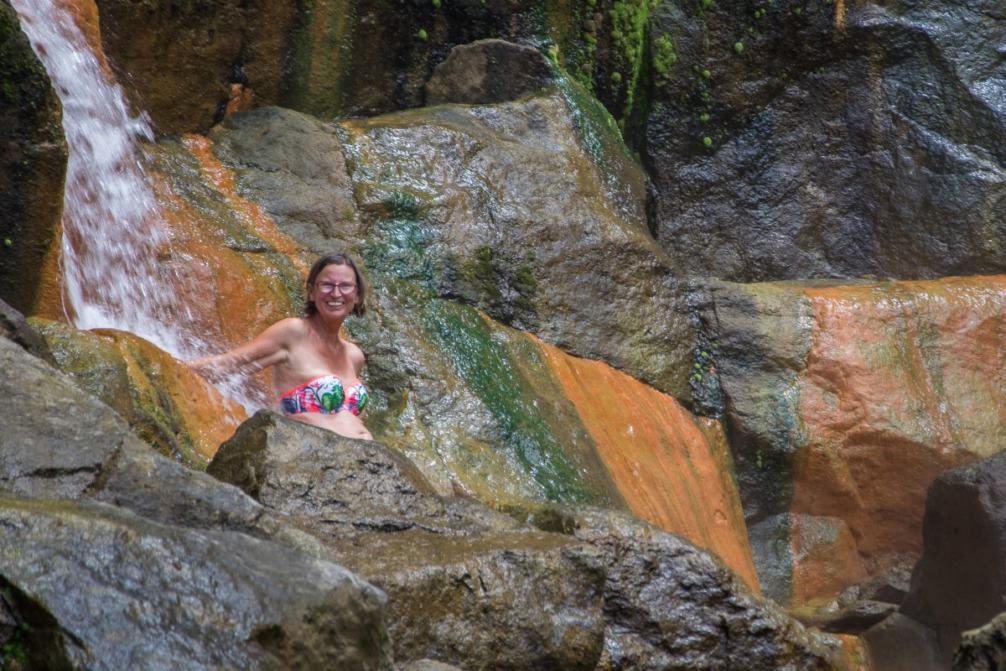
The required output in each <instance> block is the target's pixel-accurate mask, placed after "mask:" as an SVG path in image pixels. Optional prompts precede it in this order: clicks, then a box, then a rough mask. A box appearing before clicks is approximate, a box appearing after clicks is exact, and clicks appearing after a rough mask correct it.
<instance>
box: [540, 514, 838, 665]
mask: <svg viewBox="0 0 1006 671" xmlns="http://www.w3.org/2000/svg"><path fill="white" fill-rule="evenodd" d="M525 515H526V517H527V519H529V520H530V521H531V522H532V523H534V524H536V525H538V526H540V527H541V528H543V529H548V530H551V531H557V532H562V533H567V534H570V535H572V536H574V537H575V538H576V539H577V540H580V541H583V542H585V543H589V544H590V545H592V546H594V547H595V548H597V549H599V550H600V551H601V552H602V553H603V557H604V562H605V565H606V567H607V574H608V577H607V581H606V582H605V586H604V615H605V623H606V630H605V649H604V656H603V658H602V660H601V662H600V663H599V665H598V669H599V670H600V669H604V670H614V669H635V670H646V669H653V670H656V669H679V668H680V669H684V668H695V667H697V666H701V668H704V669H722V670H724V671H726V670H727V669H751V670H752V671H754V670H758V669H764V670H765V671H769V670H770V669H783V668H793V669H829V668H837V667H839V666H840V665H841V662H840V661H838V660H839V659H840V658H841V657H842V655H843V652H842V651H841V649H840V645H839V642H838V640H837V639H835V638H833V637H830V636H825V635H821V634H820V633H817V632H814V631H811V630H806V629H804V627H803V626H802V625H800V624H799V623H798V622H796V621H795V620H793V619H792V618H790V617H789V616H787V615H786V614H785V613H784V612H783V611H782V609H781V608H779V607H778V606H777V605H776V604H775V603H773V602H772V601H770V600H769V599H766V598H764V597H760V596H758V595H755V594H752V593H751V592H749V591H748V590H747V588H746V587H745V586H744V585H743V584H742V583H741V582H740V581H738V580H737V579H736V577H735V576H734V575H733V574H732V573H731V572H730V571H728V570H727V569H726V568H725V567H724V566H723V565H722V564H721V563H720V562H719V561H717V560H716V559H715V558H714V557H712V556H710V555H709V554H707V553H705V552H702V551H701V550H698V549H697V548H695V547H694V546H692V545H691V544H689V543H687V542H686V541H684V540H682V539H681V538H679V537H677V536H675V535H673V534H668V533H665V532H662V531H660V530H659V529H656V528H654V527H652V526H650V525H648V524H645V523H643V522H640V521H639V520H637V519H634V518H632V517H631V516H629V515H625V514H624V513H619V512H613V511H606V510H599V509H592V508H587V507H583V508H576V509H573V508H554V507H553V508H544V509H541V510H536V511H531V512H530V513H525Z"/></svg>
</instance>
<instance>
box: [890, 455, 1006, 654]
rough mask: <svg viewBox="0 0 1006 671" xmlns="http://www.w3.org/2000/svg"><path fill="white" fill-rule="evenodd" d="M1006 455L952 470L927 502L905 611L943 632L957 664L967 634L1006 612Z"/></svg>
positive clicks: (942, 638)
mask: <svg viewBox="0 0 1006 671" xmlns="http://www.w3.org/2000/svg"><path fill="white" fill-rule="evenodd" d="M1004 491H1006V453H1000V454H997V455H995V456H994V457H990V458H988V459H983V460H981V461H978V462H975V463H973V464H969V465H968V466H962V467H960V468H956V469H954V470H952V471H948V472H946V473H944V474H942V475H941V476H939V477H938V478H936V480H935V481H934V482H933V484H932V485H931V486H930V488H929V495H928V496H927V497H926V515H925V519H924V522H923V539H924V548H923V552H922V559H921V560H920V561H919V563H918V565H917V566H916V568H915V572H914V573H913V575H912V587H911V591H910V592H909V594H908V597H907V598H906V599H905V603H904V604H903V605H902V608H901V610H902V612H904V613H905V614H906V615H908V616H910V617H913V618H915V619H916V620H919V621H920V622H923V623H925V624H927V625H929V626H930V627H932V628H934V629H936V630H937V631H938V632H939V643H940V648H941V655H942V658H943V661H944V662H945V663H946V664H947V665H949V663H950V661H951V656H952V654H953V651H954V648H956V647H957V644H958V642H959V640H960V635H961V632H963V631H964V630H966V629H973V628H975V627H979V626H981V625H983V624H985V623H986V622H988V621H989V620H990V619H992V618H993V617H995V616H996V615H997V614H998V613H1001V612H1002V611H1004V610H1006V500H1004V499H1003V495H1002V494H1003V492H1004Z"/></svg>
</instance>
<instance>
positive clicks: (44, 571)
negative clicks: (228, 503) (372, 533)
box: [0, 500, 390, 670]
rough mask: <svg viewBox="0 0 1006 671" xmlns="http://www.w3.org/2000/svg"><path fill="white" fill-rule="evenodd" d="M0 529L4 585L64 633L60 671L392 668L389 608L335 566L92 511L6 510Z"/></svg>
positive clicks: (87, 507) (51, 505)
mask: <svg viewBox="0 0 1006 671" xmlns="http://www.w3.org/2000/svg"><path fill="white" fill-rule="evenodd" d="M0 525H2V526H3V528H4V539H5V542H4V543H3V544H2V545H0V559H2V565H3V579H4V580H5V581H7V582H8V583H11V584H14V585H17V586H18V589H19V590H20V591H21V592H23V593H24V594H29V595H31V596H30V601H31V602H32V603H33V604H34V605H35V606H36V607H38V608H43V609H44V610H45V611H47V612H48V613H49V614H51V616H52V617H53V618H54V619H55V621H56V622H58V623H59V641H60V642H61V643H62V647H63V657H64V659H65V665H66V666H71V667H73V668H82V667H86V668H94V669H122V668H130V667H134V666H137V665H142V666H143V667H144V668H151V669H171V668H180V667H184V668H191V669H211V668H221V667H231V668H248V669H279V668H297V667H300V668H319V667H320V666H329V667H332V668H345V669H375V670H376V669H388V668H390V664H388V662H387V659H385V658H383V655H382V652H383V650H382V634H383V631H382V627H381V624H382V622H381V618H382V608H383V605H384V595H383V594H382V593H381V592H380V591H379V590H377V589H376V588H374V587H373V586H371V585H368V584H367V583H365V582H363V581H361V580H360V579H358V578H356V577H355V576H353V575H352V574H350V573H349V572H348V571H346V570H345V569H342V568H340V567H338V566H336V565H334V564H331V563H328V562H324V561H318V560H313V559H310V558H307V557H306V556H304V555H302V554H300V553H298V552H296V551H293V550H290V549H288V548H286V547H284V546H282V545H278V544H275V543H269V542H265V541H260V540H256V539H253V538H250V537H248V536H245V535H243V534H235V533H222V532H208V531H194V530H186V529H182V528H179V527H166V526H163V525H159V524H156V523H154V522H151V521H148V520H145V519H143V518H140V517H137V516H136V515H133V514H130V513H128V512H126V511H122V510H120V509H116V508H113V507H111V506H104V505H101V504H94V503H69V502H51V501H50V502H46V501H34V502H18V501H13V500H3V502H2V503H0ZM43 559H44V560H43ZM50 668H52V667H50Z"/></svg>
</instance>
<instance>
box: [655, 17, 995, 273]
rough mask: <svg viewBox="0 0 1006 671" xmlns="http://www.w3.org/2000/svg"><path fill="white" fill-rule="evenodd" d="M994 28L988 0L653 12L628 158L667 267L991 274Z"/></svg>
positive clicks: (697, 270)
mask: <svg viewBox="0 0 1006 671" xmlns="http://www.w3.org/2000/svg"><path fill="white" fill-rule="evenodd" d="M1004 25H1006V15H1004V14H1003V11H1002V7H1001V6H999V5H997V3H995V2H994V1H992V0H984V1H982V2H975V3H966V4H962V3H958V2H954V1H951V0H946V1H940V2H927V3H911V2H893V3H886V2H885V3H873V2H868V3H855V4H850V3H832V2H825V1H823V0H822V1H815V2H810V3H806V2H798V1H797V0H792V1H786V2H776V3H773V4H771V5H770V6H764V7H760V8H758V7H756V8H755V9H754V10H752V9H751V7H750V6H748V5H744V4H743V3H737V2H718V3H715V5H711V6H705V5H703V6H700V5H699V4H694V5H689V6H688V7H678V6H677V5H673V4H665V5H662V6H661V7H659V8H658V9H656V10H655V11H654V13H653V16H652V17H651V36H652V43H653V44H654V45H655V48H654V50H653V57H652V58H653V62H654V68H653V70H652V73H653V74H652V83H653V93H652V103H651V105H650V108H649V113H648V114H649V116H648V118H647V121H646V122H645V124H644V125H643V127H644V128H645V131H644V132H645V141H643V144H644V145H645V148H644V150H643V153H644V155H645V156H646V163H647V165H648V167H649V169H650V170H651V175H652V176H653V179H654V182H655V185H656V188H657V192H658V196H657V204H656V230H657V236H658V239H659V240H660V241H661V244H662V246H663V247H664V249H665V250H667V252H668V254H669V256H670V257H671V258H672V259H673V260H674V264H675V266H676V267H677V268H679V269H681V270H682V271H683V272H685V273H689V274H696V275H712V276H715V277H720V278H726V279H731V280H735V281H762V280H774V279H796V278H820V277H862V276H864V275H876V276H880V277H898V278H932V277H940V276H945V275H953V274H971V273H998V272H1002V271H1003V268H1004V265H1003V259H1004V258H1006V257H1004V255H1003V253H1002V252H1003V248H1002V245H1003V240H1006V235H1004V229H1003V226H1004V224H1003V221H1006V219H1004V218H1003V212H1004V209H1003V208H1004V205H1003V202H1004V201H1003V193H1004V189H1006V172H1004V170H1003V165H1004V155H1003V144H1002V142H1001V137H1002V134H1003V130H1004V127H1006V110H1004V109H1003V107H1002V104H1001V101H1002V97H1003V93H1002V92H1003V87H1004V85H1006V73H1004V71H1003V68H1002V64H1001V56H1000V54H999V53H998V52H997V49H999V48H1000V47H999V46H997V45H1000V44H1001V40H1002V35H1003V30H1004V28H1003V26H1004ZM707 138H708V139H707Z"/></svg>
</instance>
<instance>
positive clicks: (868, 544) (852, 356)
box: [791, 276, 1006, 596]
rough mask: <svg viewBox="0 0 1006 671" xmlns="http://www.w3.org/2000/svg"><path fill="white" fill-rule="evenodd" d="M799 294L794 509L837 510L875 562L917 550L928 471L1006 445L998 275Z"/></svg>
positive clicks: (1004, 325) (1005, 322) (1003, 295)
mask: <svg viewBox="0 0 1006 671" xmlns="http://www.w3.org/2000/svg"><path fill="white" fill-rule="evenodd" d="M805 294H806V295H807V296H808V298H809V299H810V301H811V303H812V306H813V314H814V322H815V325H814V329H813V336H812V337H813V343H812V346H811V351H810V353H809V356H808V357H807V362H806V368H805V370H804V371H803V372H802V373H801V375H800V379H799V398H800V401H799V407H800V418H801V421H802V422H803V423H804V425H805V429H806V431H805V435H806V436H807V441H808V442H807V444H806V446H805V447H804V448H803V450H802V454H801V456H800V457H799V461H798V465H797V469H796V474H795V483H794V497H793V503H792V507H791V510H792V511H793V512H796V513H805V514H809V515H817V516H835V517H840V518H842V519H844V520H845V521H846V523H847V524H848V526H849V529H850V531H851V532H852V535H853V537H854V538H855V539H856V544H857V546H858V551H859V553H860V554H861V555H862V557H863V558H864V560H866V562H867V566H868V568H869V569H870V570H871V572H872V571H875V570H878V569H882V568H884V565H885V561H886V558H889V557H892V556H894V553H905V552H907V553H918V552H919V551H920V550H921V544H922V533H921V532H922V527H921V524H922V514H923V510H924V502H925V496H926V490H927V488H928V487H929V484H930V482H931V481H932V480H933V478H934V477H935V476H936V475H938V474H939V473H940V472H942V471H944V470H946V469H948V468H951V467H953V466H956V465H959V464H962V463H965V462H968V461H971V460H974V459H976V458H978V457H982V456H987V455H990V454H992V453H994V452H996V451H997V450H1001V449H1003V447H1004V446H1006V277H1003V276H997V277H969V278H948V279H944V280H939V281H931V282H896V283H890V284H883V285H873V286H853V287H837V288H808V289H806V290H805ZM804 596H810V595H804Z"/></svg>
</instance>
